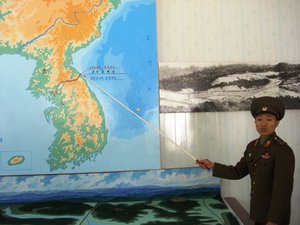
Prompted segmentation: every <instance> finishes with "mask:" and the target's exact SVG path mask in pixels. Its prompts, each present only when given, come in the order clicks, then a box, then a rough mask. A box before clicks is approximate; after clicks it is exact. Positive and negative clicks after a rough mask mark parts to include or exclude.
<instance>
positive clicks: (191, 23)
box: [156, 0, 300, 225]
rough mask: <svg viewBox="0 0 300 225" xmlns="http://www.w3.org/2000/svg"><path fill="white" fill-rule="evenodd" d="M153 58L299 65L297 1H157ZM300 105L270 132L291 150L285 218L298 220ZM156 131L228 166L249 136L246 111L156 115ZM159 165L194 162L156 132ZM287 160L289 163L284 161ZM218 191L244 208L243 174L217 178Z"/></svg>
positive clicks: (251, 136)
mask: <svg viewBox="0 0 300 225" xmlns="http://www.w3.org/2000/svg"><path fill="white" fill-rule="evenodd" d="M156 2H157V32H158V59H159V63H175V64H176V63H179V64H204V65H210V64H225V63H226V64H227V63H257V64H268V63H270V64H273V63H278V62H289V63H300V14H299V13H298V12H299V11H300V1H298V0H277V1H275V0H264V1H260V0H226V1H224V0H184V1H183V0H157V1H156ZM299 118H300V111H299V110H287V112H286V116H285V118H284V119H283V120H282V121H281V123H280V125H279V127H278V129H277V134H278V135H279V136H280V137H282V138H283V139H284V140H285V141H286V142H287V143H288V144H289V145H290V146H291V147H292V148H293V150H294V153H295V157H296V171H295V176H294V178H295V182H294V191H293V198H292V217H291V224H292V225H293V224H300V214H299V213H297V212H296V211H298V210H297V207H299V204H300V191H299V190H300V188H299V186H300V179H299V176H298V174H299V172H300V171H299V170H300V166H299V163H298V162H299V160H300V153H299V147H300V141H299V133H300V119H299ZM160 126H161V130H162V132H163V133H165V134H166V135H167V136H168V137H170V138H172V139H173V140H175V141H176V143H177V144H179V145H182V146H183V148H184V149H186V150H187V151H188V152H190V153H191V154H192V155H194V156H196V157H197V158H209V159H211V160H214V161H219V162H222V163H226V164H235V163H236V162H237V161H238V160H239V159H240V157H241V156H242V154H243V151H244V150H245V147H246V144H247V143H248V142H249V141H251V140H253V139H254V138H256V137H257V136H258V134H257V133H256V131H255V126H254V120H253V118H252V117H251V114H250V112H246V111H242V112H215V113H178V114H173V113H171V114H161V115H160ZM161 145H162V146H161V147H162V148H161V149H162V157H161V160H162V166H163V167H165V168H172V167H186V166H195V164H194V161H193V160H192V159H191V158H190V157H189V156H187V155H186V154H185V153H184V152H182V151H181V150H180V149H176V148H175V146H174V144H172V143H171V142H170V141H168V140H167V139H165V138H162V142H161ZM287 163H288V162H287ZM221 186H222V194H223V196H233V197H236V198H237V199H238V201H239V202H240V203H241V204H242V205H243V206H244V207H245V208H246V209H247V210H249V193H250V183H249V177H247V178H244V179H242V180H239V181H228V180H222V182H221Z"/></svg>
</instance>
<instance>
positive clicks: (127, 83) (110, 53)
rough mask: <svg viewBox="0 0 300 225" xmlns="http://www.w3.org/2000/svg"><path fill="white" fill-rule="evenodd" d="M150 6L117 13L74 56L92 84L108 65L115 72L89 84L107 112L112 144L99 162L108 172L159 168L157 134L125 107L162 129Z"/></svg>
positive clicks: (152, 7)
mask: <svg viewBox="0 0 300 225" xmlns="http://www.w3.org/2000/svg"><path fill="white" fill-rule="evenodd" d="M147 2H148V3H147V4H144V3H145V2H143V3H141V1H137V2H134V1H131V2H128V4H124V5H122V6H121V7H119V8H118V9H116V11H115V12H112V13H111V14H110V15H109V16H108V17H107V18H106V19H105V20H104V21H103V23H102V24H101V26H102V30H101V37H100V38H99V39H98V40H96V41H94V42H93V43H92V44H91V45H90V46H89V47H87V48H84V49H82V50H79V51H78V52H76V53H75V54H73V56H72V57H73V66H74V67H75V68H76V69H77V70H78V71H79V72H81V73H82V74H84V75H85V76H87V77H88V78H89V79H92V78H93V77H96V78H97V77H98V78H101V76H102V75H101V74H99V75H98V76H97V74H94V73H95V71H96V70H97V68H98V69H99V71H101V68H103V67H104V66H107V67H108V68H109V67H113V68H114V69H115V71H116V72H117V74H115V75H112V76H115V79H113V80H105V79H101V80H95V81H93V83H91V82H90V81H89V80H88V81H87V82H88V84H89V86H90V88H91V90H92V91H93V92H94V93H95V94H96V96H97V98H98V100H99V102H100V103H101V105H102V107H103V109H104V114H105V118H106V123H107V127H108V135H109V137H108V144H107V146H106V147H105V149H104V151H103V154H102V155H101V156H100V157H99V159H97V162H100V163H99V165H97V166H100V167H102V165H104V168H103V169H104V170H107V169H113V167H114V168H118V166H119V163H118V160H121V161H122V165H124V164H126V162H127V163H128V165H127V167H128V168H132V167H133V168H141V167H143V165H144V166H145V165H146V167H149V168H159V166H160V165H159V163H160V158H159V157H160V156H159V134H158V133H157V132H155V130H153V129H151V128H150V127H149V126H148V125H147V124H145V123H144V122H143V121H141V120H140V119H139V118H138V117H136V116H134V115H133V114H132V113H131V112H130V111H129V110H127V109H126V108H124V107H123V106H122V104H124V105H125V106H126V107H128V108H129V109H130V110H132V111H133V112H134V113H136V114H138V115H139V116H140V117H142V118H143V119H144V120H145V121H147V122H149V123H151V125H153V127H156V128H158V77H157V62H156V61H153V60H156V54H157V52H156V48H155V46H156V27H155V4H154V1H147ZM149 2H151V4H149ZM136 18H146V19H143V20H137V19H136ZM141 37H142V38H141ZM137 55H138V56H139V57H136V56H137ZM93 68H95V69H93ZM118 72H119V73H118ZM108 76H109V75H105V76H102V77H103V78H105V77H108ZM99 87H100V88H99ZM101 88H102V89H104V90H105V91H107V92H108V93H110V94H111V95H112V96H113V98H115V99H113V98H112V97H110V96H108V95H107V94H105V92H103V91H102V89H101ZM120 103H121V104H120ZM136 109H139V111H137V110H136ZM139 134H142V136H141V135H140V136H139ZM147 142H148V144H147ZM145 143H146V144H145ZM112 154H113V155H115V157H111V155H112ZM129 155H130V158H131V159H129V158H128V156H129ZM124 159H126V160H124ZM141 159H142V160H141ZM146 159H148V160H146ZM98 160H100V161H98ZM149 160H150V161H149ZM101 162H103V163H101ZM104 162H106V163H104Z"/></svg>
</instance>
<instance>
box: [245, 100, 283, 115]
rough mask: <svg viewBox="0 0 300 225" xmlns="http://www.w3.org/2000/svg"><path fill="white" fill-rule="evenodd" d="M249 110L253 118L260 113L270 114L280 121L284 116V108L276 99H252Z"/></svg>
mask: <svg viewBox="0 0 300 225" xmlns="http://www.w3.org/2000/svg"><path fill="white" fill-rule="evenodd" d="M250 110H251V114H252V116H253V117H254V118H255V117H256V116H258V115H259V114H262V113H271V114H273V115H275V116H276V118H277V119H278V120H281V119H282V118H283V116H284V112H285V107H284V104H283V103H282V102H281V101H280V100H279V99H278V98H274V97H269V96H264V97H260V98H256V99H254V100H253V101H252V103H251V107H250Z"/></svg>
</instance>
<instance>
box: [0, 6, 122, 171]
mask: <svg viewBox="0 0 300 225" xmlns="http://www.w3.org/2000/svg"><path fill="white" fill-rule="evenodd" d="M37 4H38V5H37ZM118 4H119V1H106V0H103V1H100V3H99V1H34V4H31V3H30V1H7V2H6V1H0V6H1V12H0V27H1V29H0V38H1V40H0V50H1V53H2V54H3V53H4V52H5V53H7V54H19V55H21V56H25V57H26V58H31V59H35V60H36V61H37V63H36V67H35V69H34V74H33V75H32V78H31V80H30V84H29V87H28V89H29V90H30V91H31V93H32V95H34V96H35V97H36V98H38V97H40V96H43V97H45V98H46V99H47V100H48V101H50V102H51V103H52V106H51V107H50V108H48V109H47V111H46V112H45V116H46V117H47V119H48V120H51V121H52V123H53V125H54V126H55V128H56V129H57V131H56V133H55V141H54V142H53V143H52V145H51V147H50V154H49V159H48V163H49V165H50V169H51V170H57V169H59V168H61V169H64V168H66V166H67V163H69V162H71V163H73V164H74V165H75V166H76V165H80V164H81V163H83V162H84V161H86V160H88V159H92V158H93V157H95V156H96V155H97V154H99V152H101V150H102V149H103V147H104V146H105V144H106V141H107V140H106V138H107V131H106V128H105V120H104V116H103V110H102V107H101V105H100V103H99V102H98V101H97V100H96V99H95V96H94V95H93V93H92V92H91V91H90V90H89V88H88V86H87V85H86V81H85V80H84V79H82V77H78V76H79V71H76V70H75V69H74V68H73V67H72V66H71V58H70V56H71V54H72V53H73V52H75V51H77V50H78V49H80V48H81V47H83V46H85V45H88V44H89V43H90V42H91V41H92V40H94V39H95V38H97V37H99V36H100V33H99V31H98V30H99V29H98V28H99V26H101V21H102V20H103V19H104V18H105V16H107V15H108V14H109V12H110V11H111V10H112V9H113V8H115V7H117V6H118ZM20 18H22V19H20ZM12 37H13V38H12ZM76 78H78V79H76Z"/></svg>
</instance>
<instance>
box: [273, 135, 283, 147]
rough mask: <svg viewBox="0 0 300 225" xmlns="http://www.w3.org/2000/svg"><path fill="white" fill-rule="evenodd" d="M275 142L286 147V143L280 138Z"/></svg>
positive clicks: (275, 139) (276, 138)
mask: <svg viewBox="0 0 300 225" xmlns="http://www.w3.org/2000/svg"><path fill="white" fill-rule="evenodd" d="M274 142H276V143H277V144H279V145H286V142H285V141H284V140H282V139H281V138H280V137H278V136H276V137H275V138H274Z"/></svg>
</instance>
